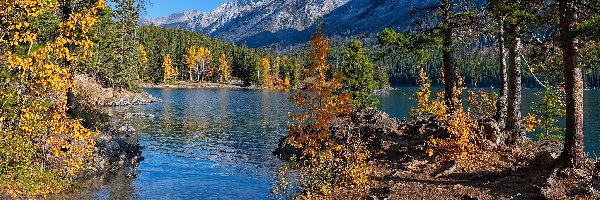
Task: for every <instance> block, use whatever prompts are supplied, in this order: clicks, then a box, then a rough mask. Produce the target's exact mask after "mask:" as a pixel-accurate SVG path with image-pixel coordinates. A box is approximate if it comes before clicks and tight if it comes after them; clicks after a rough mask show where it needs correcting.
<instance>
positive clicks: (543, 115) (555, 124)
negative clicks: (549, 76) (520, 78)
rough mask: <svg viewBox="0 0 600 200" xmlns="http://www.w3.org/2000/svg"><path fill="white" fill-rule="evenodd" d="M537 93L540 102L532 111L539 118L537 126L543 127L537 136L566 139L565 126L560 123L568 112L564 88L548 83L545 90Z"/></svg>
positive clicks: (546, 138) (545, 138)
mask: <svg viewBox="0 0 600 200" xmlns="http://www.w3.org/2000/svg"><path fill="white" fill-rule="evenodd" d="M536 95H538V96H540V103H538V104H535V105H534V107H533V108H532V113H533V114H534V115H535V116H536V118H537V119H538V124H537V127H539V129H541V130H540V131H536V132H535V136H536V138H538V139H539V140H560V139H561V138H562V139H564V131H565V128H563V127H561V126H560V125H559V121H560V119H563V118H564V117H565V114H566V110H565V100H564V98H565V94H564V90H563V89H562V88H560V87H553V86H551V85H550V84H546V89H545V90H544V92H537V93H536ZM561 141H562V140H561Z"/></svg>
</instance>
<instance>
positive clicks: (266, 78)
mask: <svg viewBox="0 0 600 200" xmlns="http://www.w3.org/2000/svg"><path fill="white" fill-rule="evenodd" d="M261 63H262V74H263V76H262V81H263V87H265V88H271V87H273V83H271V62H270V61H269V58H267V57H263V58H262V62H261Z"/></svg>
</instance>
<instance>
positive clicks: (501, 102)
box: [494, 19, 508, 127]
mask: <svg viewBox="0 0 600 200" xmlns="http://www.w3.org/2000/svg"><path fill="white" fill-rule="evenodd" d="M498 28H499V30H498V52H499V53H498V54H499V60H500V94H499V96H498V102H497V103H496V115H495V116H494V117H495V118H496V121H497V122H498V127H505V126H506V125H505V122H506V104H507V102H506V101H507V97H506V96H507V95H508V86H507V82H508V70H507V67H506V66H507V64H506V48H505V47H504V45H505V41H504V39H505V34H504V19H501V21H500V25H499V26H498Z"/></svg>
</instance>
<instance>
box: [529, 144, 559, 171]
mask: <svg viewBox="0 0 600 200" xmlns="http://www.w3.org/2000/svg"><path fill="white" fill-rule="evenodd" d="M561 149H562V147H561V145H560V144H559V143H557V142H543V143H542V144H541V145H540V148H539V150H538V151H539V153H537V154H536V155H535V157H534V158H533V159H531V160H530V161H529V165H530V166H535V167H542V168H546V169H549V168H551V167H553V166H554V161H555V160H556V159H557V158H558V156H560V152H561Z"/></svg>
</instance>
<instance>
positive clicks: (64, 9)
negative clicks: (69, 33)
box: [60, 0, 76, 116]
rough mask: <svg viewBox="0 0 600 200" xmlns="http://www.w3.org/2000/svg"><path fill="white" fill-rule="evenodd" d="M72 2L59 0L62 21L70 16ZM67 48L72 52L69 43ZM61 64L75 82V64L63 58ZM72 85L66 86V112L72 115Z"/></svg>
mask: <svg viewBox="0 0 600 200" xmlns="http://www.w3.org/2000/svg"><path fill="white" fill-rule="evenodd" d="M72 6H73V5H72V2H71V1H70V0H64V1H61V5H60V10H61V15H62V16H61V17H62V21H63V22H64V21H67V20H69V18H70V17H71V13H72V12H73V8H72ZM67 48H68V49H69V52H73V48H72V47H71V46H70V45H69V46H67ZM63 64H64V65H66V66H67V67H68V71H69V73H70V74H71V76H70V77H69V81H70V82H71V83H73V84H75V80H74V78H75V73H76V71H75V65H74V63H72V62H71V61H68V60H67V59H63ZM73 87H74V85H71V86H70V87H69V88H67V94H66V95H67V114H69V115H71V116H72V115H74V114H75V92H74V90H73Z"/></svg>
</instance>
